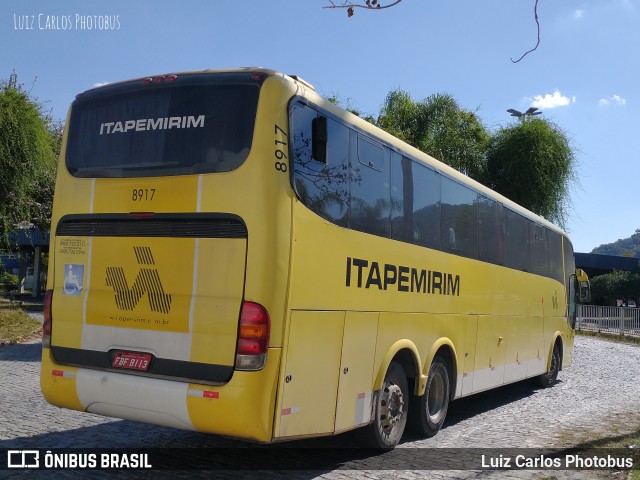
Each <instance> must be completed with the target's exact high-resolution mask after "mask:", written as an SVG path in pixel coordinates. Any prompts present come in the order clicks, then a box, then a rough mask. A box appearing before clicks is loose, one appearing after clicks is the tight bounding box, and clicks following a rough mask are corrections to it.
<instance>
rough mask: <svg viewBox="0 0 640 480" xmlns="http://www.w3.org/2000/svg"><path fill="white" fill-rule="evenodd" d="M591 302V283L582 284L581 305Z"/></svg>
mask: <svg viewBox="0 0 640 480" xmlns="http://www.w3.org/2000/svg"><path fill="white" fill-rule="evenodd" d="M589 302H591V286H590V285H589V282H580V303H589Z"/></svg>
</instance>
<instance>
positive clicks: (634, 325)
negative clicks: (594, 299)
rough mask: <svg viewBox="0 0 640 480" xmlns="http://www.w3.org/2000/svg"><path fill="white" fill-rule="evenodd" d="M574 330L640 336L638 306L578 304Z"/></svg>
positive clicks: (639, 310) (639, 312)
mask: <svg viewBox="0 0 640 480" xmlns="http://www.w3.org/2000/svg"><path fill="white" fill-rule="evenodd" d="M576 330H588V331H591V332H602V333H614V334H618V335H634V336H640V308H626V307H600V306H597V305H578V311H577V320H576Z"/></svg>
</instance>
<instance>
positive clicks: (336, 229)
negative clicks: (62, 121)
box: [41, 69, 578, 448]
mask: <svg viewBox="0 0 640 480" xmlns="http://www.w3.org/2000/svg"><path fill="white" fill-rule="evenodd" d="M67 125H68V127H67V130H66V132H65V136H64V139H63V148H62V152H61V161H60V164H59V171H58V176H57V184H56V195H55V200H54V207H53V219H52V236H51V238H52V240H51V245H52V248H51V260H50V263H49V279H50V284H49V286H50V288H51V289H50V290H49V291H48V292H47V295H46V300H47V302H46V314H45V326H44V337H43V356H42V375H41V384H42V390H43V393H44V395H45V398H46V399H47V400H48V401H49V402H51V403H53V404H55V405H58V406H61V407H66V408H72V409H77V410H81V411H88V412H92V413H98V414H102V415H109V416H114V417H118V418H127V419H132V420H138V421H143V422H149V423H156V424H160V425H168V426H174V427H178V428H185V429H193V430H199V431H205V432H212V433H217V434H222V435H228V436H233V437H238V438H245V439H250V440H255V441H260V442H272V441H278V440H287V439H295V438H304V437H311V436H320V435H332V434H336V433H340V432H343V431H347V430H351V429H354V428H358V427H363V430H362V432H363V438H364V440H365V441H366V443H367V444H369V445H373V446H376V447H381V448H392V447H393V446H395V445H396V444H397V442H398V441H399V440H400V438H401V436H402V433H403V431H404V430H405V425H408V426H409V427H410V428H411V429H413V430H414V431H417V432H419V433H421V434H423V435H434V434H435V433H436V432H437V431H438V429H439V428H440V427H441V426H442V423H443V421H444V419H445V416H446V411H447V407H448V403H449V400H452V399H456V398H459V397H463V396H466V395H470V394H473V393H476V392H479V391H483V390H487V389H490V388H494V387H497V386H500V385H503V384H506V383H510V382H514V381H518V380H522V379H525V378H530V377H536V378H538V379H539V380H540V381H541V383H542V384H543V385H546V386H549V385H552V384H553V383H554V382H555V380H556V377H557V375H558V371H559V370H560V369H561V368H562V367H567V366H569V365H570V362H571V353H572V347H573V338H574V329H573V327H574V323H575V303H576V301H577V296H578V288H577V281H576V276H575V265H574V259H573V250H572V247H571V244H570V242H569V240H568V239H567V237H566V236H565V235H564V233H563V232H562V231H560V230H559V229H558V228H556V227H555V226H553V225H552V224H550V223H549V222H547V221H545V220H544V219H542V218H540V217H537V216H535V215H533V214H531V213H530V212H528V211H526V210H524V209H522V208H521V207H519V206H517V205H515V204H514V203H513V202H510V201H509V200H507V199H506V198H504V197H501V196H499V195H497V194H496V193H494V192H492V191H490V190H488V189H487V188H485V187H483V186H482V185H480V184H478V183H476V182H474V181H472V180H470V179H468V178H467V177H465V176H464V175H462V174H460V173H458V172H456V171H455V170H453V169H451V168H449V167H447V166H445V165H443V164H442V163H440V162H437V161H436V160H434V159H432V158H431V157H429V156H427V155H425V154H424V153H422V152H419V151H418V150H416V149H414V148H412V147H410V146H408V145H406V144H404V143H403V142H401V141H399V140H398V139H396V138H394V137H392V136H390V135H389V134H387V133H385V132H383V131H381V130H379V129H378V128H376V127H374V126H372V125H370V124H369V123H367V122H365V121H363V120H361V119H359V118H358V117H356V116H354V115H352V114H350V113H348V112H345V111H343V110H341V109H339V108H337V107H336V106H335V105H332V104H331V103H330V102H328V101H326V100H324V99H322V98H321V97H320V96H319V95H317V94H316V93H315V92H314V91H313V88H312V87H311V86H310V85H309V84H308V83H306V82H304V81H302V80H301V79H299V78H297V77H291V76H287V75H283V74H281V73H278V72H274V71H270V70H264V69H237V70H228V71H205V72H192V73H184V74H170V75H158V76H153V77H148V78H141V79H136V80H132V81H127V82H122V83H117V84H111V85H107V86H104V87H100V88H96V89H93V90H89V91H87V92H84V93H82V94H80V95H78V97H77V98H76V100H75V101H74V103H73V104H72V106H71V108H70V111H69V116H68V118H67Z"/></svg>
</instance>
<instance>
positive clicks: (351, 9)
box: [322, 0, 402, 17]
mask: <svg viewBox="0 0 640 480" xmlns="http://www.w3.org/2000/svg"><path fill="white" fill-rule="evenodd" d="M401 1H402V0H395V1H392V2H391V3H388V4H387V5H383V4H382V3H380V1H379V0H366V1H365V4H364V5H362V4H359V3H352V2H349V1H345V2H343V3H342V4H341V5H336V3H335V2H333V1H332V0H329V3H330V4H331V5H326V6H324V7H322V8H346V9H347V15H348V16H349V17H353V14H354V13H355V9H356V8H364V9H367V10H382V9H384V8H391V7H393V6H395V5H397V4H399V3H400V2H401Z"/></svg>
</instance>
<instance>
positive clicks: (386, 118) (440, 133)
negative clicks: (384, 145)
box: [377, 90, 490, 180]
mask: <svg viewBox="0 0 640 480" xmlns="http://www.w3.org/2000/svg"><path fill="white" fill-rule="evenodd" d="M377 124H378V126H379V127H381V128H383V129H384V130H386V131H388V132H389V133H391V134H392V135H395V136H396V137H398V138H400V139H402V140H404V141H405V142H407V143H409V144H410V145H412V146H414V147H416V148H418V149H420V150H422V151H423V152H426V153H428V154H430V155H432V156H434V157H435V158H437V159H438V160H440V161H442V162H444V163H446V164H448V165H450V166H452V167H453V168H455V169H457V170H459V171H461V172H462V173H464V174H466V175H468V176H470V177H471V178H474V179H476V180H481V179H483V178H484V176H485V158H484V154H485V150H486V147H487V145H488V143H489V138H490V137H489V133H488V132H487V130H486V128H485V127H484V125H483V124H482V123H481V122H480V120H479V118H478V116H477V115H476V114H475V113H474V112H471V111H468V110H464V109H462V108H461V107H460V106H459V105H458V103H457V102H456V100H455V99H454V98H453V97H452V96H451V95H448V94H435V95H431V96H429V97H427V98H426V99H424V100H422V101H421V102H415V101H414V100H413V99H412V98H411V96H410V95H409V94H408V93H407V92H404V91H402V90H394V91H391V92H389V94H388V95H387V97H386V99H385V101H384V104H383V106H382V109H381V112H380V116H379V117H378V121H377Z"/></svg>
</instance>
